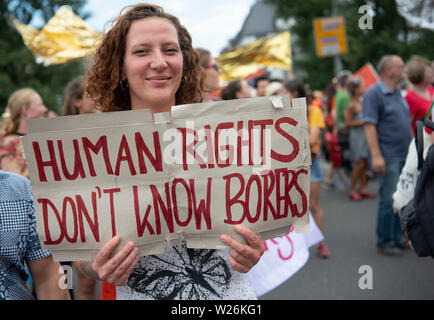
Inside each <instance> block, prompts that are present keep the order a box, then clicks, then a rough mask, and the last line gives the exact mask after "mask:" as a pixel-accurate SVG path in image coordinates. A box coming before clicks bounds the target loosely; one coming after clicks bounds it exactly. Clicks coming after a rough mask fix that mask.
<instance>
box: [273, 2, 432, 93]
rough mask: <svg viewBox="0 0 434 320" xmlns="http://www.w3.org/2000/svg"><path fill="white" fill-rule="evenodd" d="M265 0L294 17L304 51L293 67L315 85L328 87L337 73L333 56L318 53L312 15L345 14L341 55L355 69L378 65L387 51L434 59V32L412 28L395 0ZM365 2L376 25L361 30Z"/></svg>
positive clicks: (347, 66) (282, 13) (294, 29)
mask: <svg viewBox="0 0 434 320" xmlns="http://www.w3.org/2000/svg"><path fill="white" fill-rule="evenodd" d="M266 1H267V2H270V3H272V4H274V5H276V7H277V9H276V12H277V15H278V17H281V18H284V19H288V18H293V19H294V20H295V24H294V26H293V27H291V33H292V34H294V35H296V39H297V40H296V45H297V46H298V47H299V48H300V50H301V51H302V53H303V54H302V55H300V57H294V62H293V63H294V70H295V71H296V72H297V71H300V70H302V71H303V72H304V73H305V74H306V77H304V79H303V80H304V81H305V82H306V83H309V84H310V86H311V87H312V88H313V89H320V90H321V89H323V88H325V87H326V85H327V83H328V82H329V81H330V80H331V78H332V77H333V76H334V69H333V58H330V57H327V58H319V57H317V56H316V52H315V41H314V35H313V19H315V18H319V17H327V16H332V15H342V16H343V17H344V19H345V28H346V36H347V45H348V52H347V53H345V54H343V55H342V63H343V68H344V69H347V70H351V71H353V72H354V71H356V70H357V69H359V68H360V67H361V66H363V65H364V64H365V63H367V62H371V63H372V64H373V66H376V65H377V63H378V61H379V60H380V58H381V57H382V56H383V55H385V54H397V55H400V56H401V57H402V58H403V59H404V61H406V60H407V59H408V58H409V57H410V56H411V55H413V54H418V55H421V56H423V57H425V58H427V59H430V60H432V59H434V47H433V46H431V45H430V43H431V42H432V39H433V38H434V32H433V31H430V30H424V29H412V28H410V27H409V26H408V25H407V23H406V20H405V19H404V18H403V17H402V16H401V15H400V14H399V13H398V11H397V7H396V2H395V1H394V0H369V1H367V0H334V1H333V0H307V1H289V0H266ZM333 3H334V6H335V7H334V9H335V10H334V11H333V10H332V7H333ZM366 4H367V5H370V7H371V9H372V10H373V20H372V21H373V28H372V29H365V30H362V29H360V28H359V19H360V18H361V17H362V15H363V14H361V13H359V8H360V7H361V6H363V5H366ZM333 13H334V14H333Z"/></svg>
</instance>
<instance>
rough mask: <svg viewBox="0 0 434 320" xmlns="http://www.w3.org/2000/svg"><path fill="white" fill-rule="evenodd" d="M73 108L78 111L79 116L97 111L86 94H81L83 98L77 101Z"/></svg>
mask: <svg viewBox="0 0 434 320" xmlns="http://www.w3.org/2000/svg"><path fill="white" fill-rule="evenodd" d="M75 107H76V108H77V109H78V111H79V113H80V114H87V113H95V112H96V111H97V110H96V109H95V105H94V103H93V101H92V99H91V98H90V97H89V96H88V95H87V94H86V92H84V93H83V98H81V99H77V101H76V102H75Z"/></svg>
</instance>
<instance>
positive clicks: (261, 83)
mask: <svg viewBox="0 0 434 320" xmlns="http://www.w3.org/2000/svg"><path fill="white" fill-rule="evenodd" d="M269 83H270V80H269V79H268V77H267V76H266V75H265V74H264V75H262V76H259V77H257V78H256V79H255V85H254V86H255V89H256V96H257V97H264V96H266V94H265V89H266V88H267V86H268V84H269Z"/></svg>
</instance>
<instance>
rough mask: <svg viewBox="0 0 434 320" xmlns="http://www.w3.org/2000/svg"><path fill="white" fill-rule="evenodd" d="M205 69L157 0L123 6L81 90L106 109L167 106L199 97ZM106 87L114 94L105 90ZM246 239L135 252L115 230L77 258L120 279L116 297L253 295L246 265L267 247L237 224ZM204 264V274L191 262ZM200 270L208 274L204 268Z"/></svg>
mask: <svg viewBox="0 0 434 320" xmlns="http://www.w3.org/2000/svg"><path fill="white" fill-rule="evenodd" d="M202 77H203V71H202V69H201V67H200V65H199V58H198V55H197V54H196V52H195V51H194V50H193V48H192V45H191V37H190V35H189V33H188V31H187V30H186V29H185V28H184V27H183V26H181V24H180V23H179V20H178V19H177V18H176V17H174V16H172V15H170V14H167V13H165V12H164V11H163V9H162V8H161V7H159V6H155V5H150V4H138V5H134V6H131V7H128V8H127V11H123V14H122V15H121V16H120V17H119V18H118V19H117V20H116V22H115V25H114V26H113V27H112V28H111V29H110V31H108V33H107V34H106V35H105V36H104V38H103V40H102V41H101V44H100V46H99V48H98V49H97V51H96V54H95V63H94V65H93V66H92V69H91V70H90V73H89V77H88V85H87V92H88V93H89V94H90V96H91V97H92V99H93V100H94V101H95V102H96V103H97V106H98V107H99V108H100V109H101V110H102V111H104V112H107V111H114V110H137V109H144V108H150V110H151V111H152V112H153V113H156V112H170V109H171V106H173V105H178V104H185V103H196V102H201V101H203V98H204V94H203V89H202V88H201V81H202ZM108 93H112V94H108ZM235 231H236V232H237V233H239V234H240V235H241V236H243V237H244V239H245V240H246V244H243V243H241V242H239V241H236V240H235V239H233V238H232V237H229V236H227V235H221V241H222V243H224V244H226V245H227V246H229V247H231V248H232V249H231V250H230V251H229V252H228V251H227V250H199V249H188V250H187V248H186V245H185V242H183V244H182V245H180V246H175V247H172V248H168V247H167V246H166V248H165V252H164V253H163V254H158V255H151V256H145V257H140V258H139V257H138V248H137V247H136V246H135V245H134V243H132V242H128V243H126V244H125V245H124V247H123V248H120V250H119V251H117V252H114V249H115V248H116V247H117V246H118V245H119V243H120V240H121V239H120V237H119V236H115V237H113V238H112V239H111V240H110V241H108V242H107V243H106V244H105V245H104V246H103V247H102V249H101V250H100V251H99V253H98V255H97V256H96V258H95V260H94V261H93V262H89V263H83V264H82V266H83V269H84V270H85V272H86V273H88V274H89V275H92V276H93V277H95V278H96V277H98V278H100V279H101V280H103V281H107V282H110V283H112V284H115V285H117V286H118V288H117V298H119V299H132V298H134V299H136V298H144V299H217V298H219V299H254V298H255V295H254V292H253V290H252V288H251V287H250V285H249V283H248V281H247V280H246V279H245V278H244V277H243V276H242V274H241V273H240V272H248V271H249V270H250V269H251V268H252V267H253V266H254V265H255V264H256V263H257V262H258V261H259V259H260V257H261V256H262V254H263V252H264V250H265V248H264V244H263V242H262V241H261V240H260V239H259V237H258V236H257V235H256V234H254V233H253V232H252V231H251V230H249V229H247V228H245V227H243V226H235ZM198 260H200V261H202V262H201V263H207V264H208V266H209V267H207V268H206V270H209V271H211V270H217V269H218V270H220V272H219V273H213V272H211V273H210V274H208V273H206V272H207V271H206V270H205V269H204V268H197V269H196V268H195V266H194V263H196V262H197V261H198ZM205 273H206V274H205Z"/></svg>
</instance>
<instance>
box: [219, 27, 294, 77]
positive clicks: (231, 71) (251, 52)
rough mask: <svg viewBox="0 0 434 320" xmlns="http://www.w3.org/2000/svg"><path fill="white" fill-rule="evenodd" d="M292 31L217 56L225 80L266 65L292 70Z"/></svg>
mask: <svg viewBox="0 0 434 320" xmlns="http://www.w3.org/2000/svg"><path fill="white" fill-rule="evenodd" d="M290 40H291V39H290V33H289V31H285V32H282V33H279V34H277V35H275V36H272V37H269V38H262V39H259V40H257V41H255V42H253V43H251V44H249V45H246V46H242V47H239V48H237V49H235V50H233V51H230V52H226V53H224V54H222V55H221V56H220V57H218V58H217V62H218V64H219V66H220V69H221V71H222V73H221V74H220V78H221V79H222V80H223V81H231V80H235V79H243V78H246V77H248V76H249V75H251V74H253V73H255V72H257V71H258V70H260V69H263V68H265V67H267V68H271V69H283V70H291V68H292V66H291V63H292V60H291V44H290Z"/></svg>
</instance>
